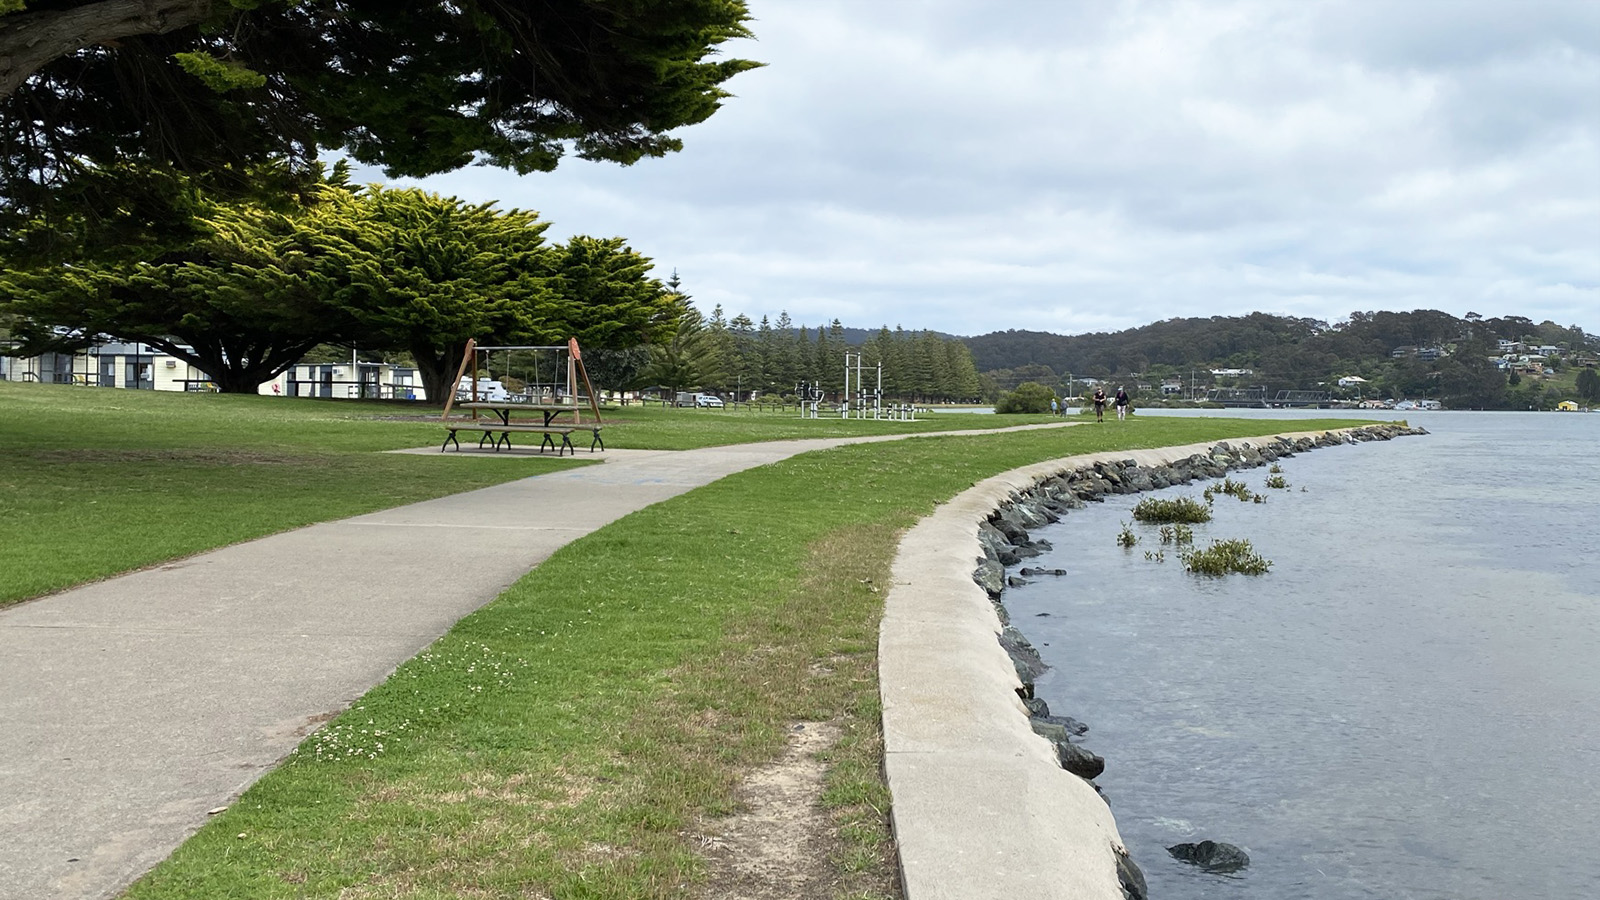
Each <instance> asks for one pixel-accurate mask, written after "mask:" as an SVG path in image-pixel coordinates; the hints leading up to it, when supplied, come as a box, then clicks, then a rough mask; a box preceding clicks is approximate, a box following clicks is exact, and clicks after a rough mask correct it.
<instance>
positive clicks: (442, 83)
mask: <svg viewBox="0 0 1600 900" xmlns="http://www.w3.org/2000/svg"><path fill="white" fill-rule="evenodd" d="M747 19H748V12H747V10H746V7H745V4H744V3H743V2H742V0H605V2H600V0H594V2H560V3H551V2H544V0H454V2H449V3H443V2H433V3H428V2H420V3H396V2H392V0H26V2H19V0H0V121H3V122H5V124H6V127H5V128H4V129H0V212H10V213H12V214H13V215H14V216H17V215H25V214H27V213H29V212H32V211H36V210H38V209H40V208H42V207H44V206H45V205H46V203H47V201H48V200H50V199H51V198H52V197H54V191H56V190H59V189H61V188H63V187H64V186H66V185H68V184H70V183H71V182H72V181H73V180H74V179H75V178H77V177H78V176H80V175H82V174H83V173H85V172H88V171H92V170H93V169H95V168H97V167H105V166H111V165H115V164H118V163H121V162H126V161H139V162H142V163H144V164H148V165H152V166H157V167H159V166H164V165H172V166H174V167H176V168H178V169H180V170H183V171H187V172H189V173H191V174H193V173H206V174H207V176H208V177H212V178H214V179H216V180H215V182H214V184H213V186H214V187H215V186H218V185H224V186H225V185H226V184H227V183H228V182H229V180H230V178H236V177H238V175H239V172H240V171H241V167H242V166H244V165H246V164H249V163H259V162H263V161H266V160H288V161H290V162H291V163H295V164H296V168H298V169H299V170H300V171H308V170H309V169H310V167H311V165H312V164H313V163H314V161H315V160H316V158H317V155H318V152H319V151H321V150H325V149H340V148H342V149H345V150H347V151H348V152H349V153H350V154H351V155H352V156H353V157H354V158H355V159H357V160H359V161H361V162H365V163H370V164H374V165H381V166H383V167H385V168H386V169H387V170H388V171H389V172H390V173H391V174H394V175H425V174H431V173H436V172H442V171H447V170H450V169H455V168H458V167H460V166H463V165H466V164H468V163H471V162H474V161H483V162H487V163H489V164H492V165H496V166H503V167H506V168H510V169H514V170H516V171H518V172H532V171H542V170H549V169H553V168H554V167H555V166H556V165H557V163H558V161H559V160H560V158H561V157H562V155H563V154H564V153H566V152H574V153H576V154H577V155H578V156H581V157H584V158H587V159H597V160H608V161H614V162H620V163H624V164H626V163H631V162H634V161H636V160H638V159H641V158H643V157H647V156H661V155H664V154H666V153H669V152H672V151H675V150H677V149H679V148H680V142H679V140H678V139H677V138H675V137H673V136H672V135H671V132H672V131H673V130H674V129H677V128H680V127H682V126H685V125H691V124H694V123H697V122H700V121H703V120H705V119H706V118H707V117H709V116H710V115H712V113H714V112H715V111H716V110H717V108H718V106H719V104H720V103H721V101H722V100H723V99H724V98H725V97H726V96H727V93H726V92H725V91H724V90H723V88H722V85H723V83H724V82H726V81H727V80H728V79H729V78H731V77H732V76H734V75H735V74H737V73H739V72H741V71H744V70H746V69H749V68H751V67H753V66H755V65H757V64H756V63H753V62H750V61H747V60H740V59H725V60H717V59H713V58H712V57H713V56H714V55H715V53H716V50H717V47H718V45H720V44H721V43H723V42H724V41H727V40H729V39H731V38H735V37H741V36H746V35H747V33H748V32H747V31H746V29H745V25H744V23H745V21H746V20H747ZM79 199H80V200H81V199H83V198H82V197H80V198H79ZM90 199H93V198H92V197H91V198H90ZM114 207H115V203H111V202H107V203H105V204H104V208H108V209H109V208H114Z"/></svg>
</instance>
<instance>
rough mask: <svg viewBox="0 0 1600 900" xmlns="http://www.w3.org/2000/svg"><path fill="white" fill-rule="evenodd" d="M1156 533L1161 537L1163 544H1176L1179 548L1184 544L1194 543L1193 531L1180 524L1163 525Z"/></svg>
mask: <svg viewBox="0 0 1600 900" xmlns="http://www.w3.org/2000/svg"><path fill="white" fill-rule="evenodd" d="M1156 533H1157V534H1159V535H1160V536H1161V543H1163V544H1177V545H1178V546H1180V547H1181V546H1183V545H1184V544H1192V543H1194V529H1193V528H1190V527H1189V526H1187V525H1185V524H1183V523H1182V522H1179V523H1177V524H1176V525H1163V526H1161V530H1160V531H1158V532H1156Z"/></svg>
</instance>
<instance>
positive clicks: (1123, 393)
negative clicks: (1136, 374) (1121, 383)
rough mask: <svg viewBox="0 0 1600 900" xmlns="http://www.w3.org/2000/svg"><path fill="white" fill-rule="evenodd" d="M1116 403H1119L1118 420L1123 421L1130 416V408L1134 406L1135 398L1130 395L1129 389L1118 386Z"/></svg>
mask: <svg viewBox="0 0 1600 900" xmlns="http://www.w3.org/2000/svg"><path fill="white" fill-rule="evenodd" d="M1116 404H1117V421H1118V422H1121V421H1123V420H1124V419H1126V418H1128V412H1129V411H1130V408H1131V407H1132V406H1133V398H1132V397H1129V396H1128V389H1127V388H1120V387H1119V388H1117V399H1116Z"/></svg>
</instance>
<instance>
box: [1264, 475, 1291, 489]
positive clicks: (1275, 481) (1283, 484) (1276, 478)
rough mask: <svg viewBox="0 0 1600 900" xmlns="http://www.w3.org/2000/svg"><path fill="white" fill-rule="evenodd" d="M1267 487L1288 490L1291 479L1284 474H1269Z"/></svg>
mask: <svg viewBox="0 0 1600 900" xmlns="http://www.w3.org/2000/svg"><path fill="white" fill-rule="evenodd" d="M1267 487H1269V488H1273V489H1275V490H1280V491H1282V490H1288V488H1289V480H1288V479H1286V478H1284V477H1283V476H1282V475H1268V476H1267Z"/></svg>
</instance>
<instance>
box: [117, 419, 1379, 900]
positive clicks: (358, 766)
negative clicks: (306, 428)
mask: <svg viewBox="0 0 1600 900" xmlns="http://www.w3.org/2000/svg"><path fill="white" fill-rule="evenodd" d="M1348 424H1350V423H1348V422H1342V421H1341V422H1334V423H1328V422H1321V423H1318V422H1300V423H1295V427H1297V428H1319V427H1342V426H1344V425H1348ZM1284 426H1285V423H1283V422H1264V421H1241V420H1195V419H1158V418H1151V419H1145V420H1139V421H1137V422H1130V423H1128V424H1127V425H1126V426H1125V427H1119V428H1116V429H1107V428H1094V427H1080V428H1073V429H1064V430H1053V431H1045V432H1022V433H1011V434H1003V435H991V436H971V437H940V438H930V439H927V440H915V441H901V442H892V443H886V444H871V445H858V446H853V447H844V448H839V449H835V450H829V451H825V452H818V453H810V454H806V455H803V456H798V457H794V458H792V459H790V460H787V461H785V462H782V463H778V464H776V465H772V466H767V467H763V468H760V469H755V470H750V471H747V472H743V473H740V474H737V475H734V476H731V477H729V478H726V479H723V480H721V481H719V482H716V483H714V484H712V485H709V486H707V487H704V488H701V489H699V490H696V491H693V492H691V493H689V494H686V495H683V496H680V497H678V498H675V499H673V500H669V501H666V502H664V503H660V504H657V505H655V506H652V507H650V508H647V509H645V510H642V511H640V512H637V513H634V514H632V515H630V516H628V517H626V518H624V519H622V520H620V521H618V522H616V523H614V524H612V525H610V526H608V527H606V528H604V529H601V530H599V531H597V532H595V533H593V534H591V535H590V536H588V537H585V538H583V539H580V540H578V541H575V542H574V543H572V544H569V545H568V546H567V547H565V548H564V549H562V550H561V551H559V552H558V553H556V554H555V555H554V556H552V557H551V558H550V559H549V560H548V561H547V562H545V563H544V564H543V565H541V566H540V567H539V568H537V569H535V570H534V571H532V572H531V573H529V574H528V575H527V576H526V577H524V578H523V579H521V580H520V581H519V582H517V584H515V585H514V586H512V587H511V588H510V589H509V590H508V591H506V593H505V594H503V595H502V596H501V597H500V598H499V599H497V600H496V601H494V602H493V603H491V604H489V605H488V606H486V607H484V608H483V609H481V610H479V611H478V612H476V613H474V614H473V615H471V616H468V617H466V618H465V619H463V620H462V621H461V622H460V623H458V624H457V625H456V627H455V628H454V629H453V630H452V631H451V632H450V633H449V634H447V635H446V636H445V637H443V638H441V639H440V640H439V641H438V642H437V643H436V644H435V645H433V646H432V647H430V648H429V649H428V650H427V651H425V652H424V653H422V654H420V655H419V656H417V657H416V658H414V659H412V660H410V661H409V662H407V663H405V664H403V665H402V666H401V667H400V668H399V669H398V670H397V671H396V672H395V673H394V675H393V676H392V677H390V678H389V679H388V680H387V681H385V682H384V683H383V684H381V685H379V686H378V687H376V688H374V689H373V690H372V691H371V692H369V693H368V694H367V695H366V696H364V697H363V698H361V699H360V700H359V701H357V703H356V704H355V705H354V706H353V707H352V708H351V709H350V710H348V711H347V712H345V713H344V714H343V715H341V716H339V717H337V718H336V719H334V720H333V721H331V722H330V723H329V724H328V725H327V726H325V727H324V728H323V729H322V730H321V731H319V732H317V733H315V734H313V735H312V736H311V737H309V738H307V739H306V741H305V742H303V743H302V744H301V746H300V748H299V749H298V750H297V751H296V752H295V753H294V754H293V755H292V756H291V757H290V758H289V759H288V760H287V761H286V762H285V764H284V765H283V766H281V767H280V768H279V769H277V770H276V771H274V772H272V773H270V774H269V775H267V776H266V777H265V778H263V779H262V780H261V781H259V782H258V783H257V784H256V785H255V786H254V787H252V788H251V789H250V790H249V791H248V792H246V794H245V795H244V796H243V797H241V798H240V800H239V801H238V802H237V803H235V804H234V805H233V806H232V807H231V808H230V809H229V810H227V811H226V812H224V813H222V814H221V815H219V816H218V817H217V818H216V819H215V820H213V821H212V822H211V823H209V824H208V825H207V826H206V827H205V828H203V829H201V831H200V832H199V833H197V834H196V835H195V836H194V837H193V838H192V839H191V840H190V841H188V842H187V843H186V844H184V845H183V847H181V848H180V849H179V850H178V851H177V852H176V853H175V854H174V855H173V856H172V857H171V858H170V859H169V860H167V861H166V862H165V863H163V864H162V865H161V866H159V867H158V868H157V869H155V870H154V871H153V872H151V873H150V874H149V875H147V876H146V877H145V878H144V879H142V880H141V881H140V882H138V883H137V884H135V885H134V886H133V888H131V889H130V892H129V894H130V896H131V897H134V898H139V900H174V898H212V897H223V896H226V897H261V898H276V897H286V898H287V897H339V898H344V900H356V898H378V897H383V898H394V897H407V898H439V897H529V898H539V897H545V898H562V900H589V898H676V897H687V896H693V893H694V891H695V890H696V886H697V885H698V884H699V883H700V881H701V879H702V878H703V876H704V872H703V860H702V858H701V856H700V855H699V854H698V853H697V852H696V850H695V841H694V835H695V832H696V830H697V829H698V828H699V827H700V823H702V822H705V821H706V820H708V819H710V818H714V817H717V816H720V815H723V814H726V813H728V812H729V811H731V810H732V809H733V808H734V805H735V803H736V800H735V792H734V788H735V785H736V784H737V782H738V779H739V777H740V775H741V773H743V772H744V771H746V770H748V769H749V768H750V767H752V766H754V765H756V764H758V763H760V762H763V761H765V760H769V759H771V758H773V757H775V756H776V755H777V754H779V753H780V752H781V750H782V749H783V747H784V740H785V738H784V735H785V731H786V727H787V725H788V724H789V723H790V722H794V721H831V722H835V723H838V724H839V725H840V727H841V729H842V730H843V733H844V736H845V737H844V738H843V739H842V740H841V741H840V742H839V744H838V745H837V746H836V747H835V748H834V750H833V751H832V756H831V759H830V776H829V782H828V790H827V794H826V800H827V803H828V804H829V805H830V808H831V809H832V811H833V814H834V816H835V821H836V823H837V825H838V829H839V833H840V836H841V845H840V846H841V849H840V853H839V859H838V860H837V861H836V864H837V866H838V868H839V871H840V872H841V873H842V875H843V877H842V880H841V884H842V885H843V887H842V889H841V894H842V895H844V896H851V897H873V896H883V895H885V894H886V893H887V892H889V891H891V890H892V884H893V882H892V853H891V847H890V844H889V837H888V831H887V825H886V818H885V817H886V815H887V812H888V797H887V793H886V791H885V789H884V786H883V784H882V782H881V779H880V778H879V776H878V763H879V759H880V757H881V745H880V743H879V742H880V741H881V735H880V734H879V733H878V728H879V708H878V690H877V659H876V651H877V627H878V620H879V617H880V614H881V608H882V590H883V586H884V585H885V584H886V579H887V573H888V570H889V565H890V562H891V560H892V557H893V554H894V550H895V546H896V544H897V542H898V538H899V535H900V533H901V532H902V531H903V530H904V529H905V528H907V527H908V526H909V525H911V524H912V523H913V522H915V521H916V519H918V518H919V517H921V516H923V515H925V514H927V513H928V512H929V511H931V510H932V508H933V506H934V505H935V504H936V503H938V502H941V501H943V500H946V499H948V498H949V497H951V496H953V495H955V494H956V493H959V492H960V491H961V490H964V489H965V488H967V487H968V486H970V485H971V484H973V483H974V482H976V481H978V480H980V479H982V478H985V477H988V476H989V475H992V474H995V473H998V472H1002V471H1006V470H1009V469H1012V468H1016V467H1018V466H1021V465H1025V464H1028V463H1032V462H1037V461H1040V460H1044V459H1050V458H1055V457H1060V456H1066V455H1071V454H1076V453H1085V452H1094V451H1100V450H1112V449H1126V448H1134V447H1160V446H1168V445H1173V444H1184V443H1191V442H1196V441H1211V440H1224V439H1229V438H1236V437H1245V436H1251V435H1259V434H1266V433H1271V432H1272V431H1274V430H1279V429H1282V428H1283V427H1284Z"/></svg>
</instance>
